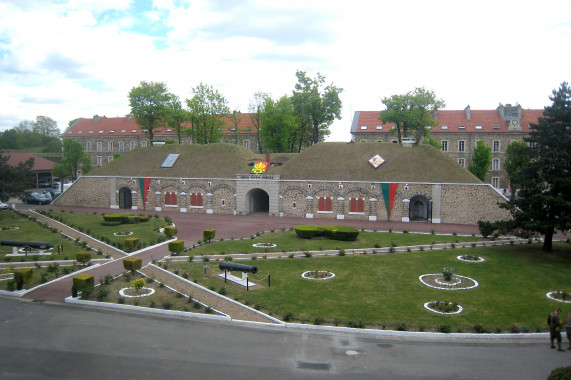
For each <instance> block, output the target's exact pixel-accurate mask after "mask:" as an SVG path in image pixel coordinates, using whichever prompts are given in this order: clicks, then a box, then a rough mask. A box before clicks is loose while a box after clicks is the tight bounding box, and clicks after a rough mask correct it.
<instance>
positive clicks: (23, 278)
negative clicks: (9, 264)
mask: <svg viewBox="0 0 571 380" xmlns="http://www.w3.org/2000/svg"><path fill="white" fill-rule="evenodd" d="M33 277H34V274H33V272H32V268H17V269H14V280H15V281H16V285H19V286H18V290H22V287H21V285H22V284H27V283H29V282H31V281H32V278H33Z"/></svg>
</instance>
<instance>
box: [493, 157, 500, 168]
mask: <svg viewBox="0 0 571 380" xmlns="http://www.w3.org/2000/svg"><path fill="white" fill-rule="evenodd" d="M492 170H500V159H499V158H494V159H493V160H492Z"/></svg>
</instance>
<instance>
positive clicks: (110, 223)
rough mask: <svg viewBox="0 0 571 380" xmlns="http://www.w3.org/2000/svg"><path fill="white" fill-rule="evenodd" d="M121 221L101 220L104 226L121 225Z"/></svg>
mask: <svg viewBox="0 0 571 380" xmlns="http://www.w3.org/2000/svg"><path fill="white" fill-rule="evenodd" d="M120 224H121V222H108V221H106V220H104V221H103V222H101V225H102V226H118V225H120Z"/></svg>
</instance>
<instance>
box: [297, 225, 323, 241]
mask: <svg viewBox="0 0 571 380" xmlns="http://www.w3.org/2000/svg"><path fill="white" fill-rule="evenodd" d="M294 231H295V234H296V235H297V237H299V238H302V239H313V238H316V237H319V236H323V230H322V229H321V228H319V227H317V226H313V225H303V226H296V227H295V228H294Z"/></svg>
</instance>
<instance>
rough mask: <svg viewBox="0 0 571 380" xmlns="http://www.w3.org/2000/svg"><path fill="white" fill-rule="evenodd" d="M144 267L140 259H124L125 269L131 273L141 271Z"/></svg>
mask: <svg viewBox="0 0 571 380" xmlns="http://www.w3.org/2000/svg"><path fill="white" fill-rule="evenodd" d="M142 266H143V259H141V258H140V257H127V258H126V259H123V268H125V269H126V270H130V271H131V272H134V271H136V270H138V269H141V267H142Z"/></svg>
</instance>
